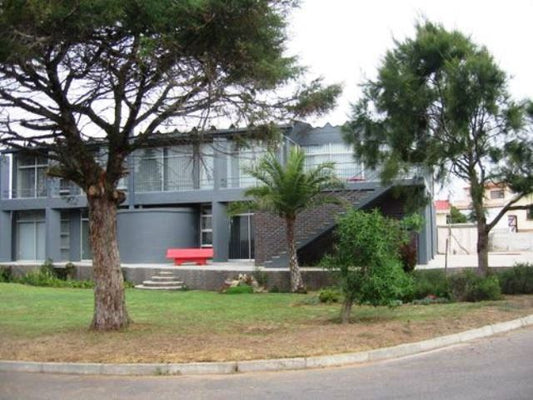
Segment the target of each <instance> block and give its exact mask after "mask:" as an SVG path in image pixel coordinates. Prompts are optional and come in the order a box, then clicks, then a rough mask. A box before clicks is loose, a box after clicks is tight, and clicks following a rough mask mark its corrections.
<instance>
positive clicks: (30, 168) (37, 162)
mask: <svg viewBox="0 0 533 400" xmlns="http://www.w3.org/2000/svg"><path fill="white" fill-rule="evenodd" d="M47 167H48V162H47V160H46V159H45V158H41V157H28V156H19V157H18V166H17V188H16V193H15V197H18V198H21V197H46V168H47Z"/></svg>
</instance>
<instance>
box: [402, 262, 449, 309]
mask: <svg viewBox="0 0 533 400" xmlns="http://www.w3.org/2000/svg"><path fill="white" fill-rule="evenodd" d="M411 276H412V277H413V291H412V293H410V297H409V296H408V297H406V298H404V300H405V301H412V300H415V299H425V298H426V297H428V296H435V297H438V298H449V297H450V286H449V284H448V279H447V277H446V274H445V273H444V270H441V269H435V270H418V271H413V273H412V274H411Z"/></svg>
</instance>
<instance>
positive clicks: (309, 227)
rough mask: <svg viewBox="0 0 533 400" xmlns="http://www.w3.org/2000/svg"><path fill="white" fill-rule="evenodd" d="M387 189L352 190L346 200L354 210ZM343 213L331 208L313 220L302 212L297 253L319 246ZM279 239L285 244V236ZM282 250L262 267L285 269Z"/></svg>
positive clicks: (283, 251)
mask: <svg viewBox="0 0 533 400" xmlns="http://www.w3.org/2000/svg"><path fill="white" fill-rule="evenodd" d="M389 189H390V187H374V188H372V189H371V190H369V189H365V190H353V191H352V195H351V196H348V198H346V200H348V201H349V203H350V204H351V205H352V207H353V208H355V209H359V208H363V207H365V206H366V205H368V204H369V203H371V202H373V201H374V200H376V199H377V198H379V197H380V196H381V195H383V194H384V193H385V192H387V191H388V190H389ZM354 194H356V195H354ZM345 213H346V210H345V209H338V208H335V207H332V210H331V212H329V213H327V214H326V216H324V214H323V215H322V217H321V218H315V216H314V215H309V216H308V215H305V212H304V213H303V214H304V215H302V217H303V218H301V222H300V228H298V227H297V232H296V249H297V251H298V252H300V251H301V250H302V249H303V248H304V247H307V246H314V245H315V243H316V245H317V246H321V243H320V239H321V238H323V237H325V236H326V235H331V234H332V232H333V230H334V228H335V226H336V220H337V218H338V217H339V216H340V215H343V214H345ZM297 221H298V220H297ZM297 224H298V222H297ZM281 237H282V238H283V243H285V242H284V239H285V236H281ZM283 248H284V250H281V251H277V253H276V254H275V255H272V256H271V257H270V258H269V259H268V260H265V261H263V266H264V267H266V268H284V267H287V266H288V265H289V256H288V254H287V251H286V250H285V248H286V247H285V245H284V246H283ZM299 257H300V256H299Z"/></svg>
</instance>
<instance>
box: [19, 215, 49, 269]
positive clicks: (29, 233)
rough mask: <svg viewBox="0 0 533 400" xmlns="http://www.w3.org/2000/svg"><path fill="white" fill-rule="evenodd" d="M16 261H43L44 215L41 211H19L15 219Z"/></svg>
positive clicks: (44, 253)
mask: <svg viewBox="0 0 533 400" xmlns="http://www.w3.org/2000/svg"><path fill="white" fill-rule="evenodd" d="M16 221H17V223H16V230H17V236H16V248H17V260H44V259H45V257H46V251H45V246H46V245H45V240H46V230H45V214H44V212H42V211H20V212H18V213H17V219H16Z"/></svg>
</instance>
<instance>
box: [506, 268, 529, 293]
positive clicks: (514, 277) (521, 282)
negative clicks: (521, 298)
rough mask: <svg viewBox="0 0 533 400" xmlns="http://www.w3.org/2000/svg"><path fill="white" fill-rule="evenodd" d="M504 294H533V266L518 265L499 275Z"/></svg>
mask: <svg viewBox="0 0 533 400" xmlns="http://www.w3.org/2000/svg"><path fill="white" fill-rule="evenodd" d="M498 279H499V281H500V286H501V288H502V293H504V294H533V264H530V263H523V264H516V265H515V266H514V267H513V268H509V269H508V270H505V271H503V272H499V273H498Z"/></svg>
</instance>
